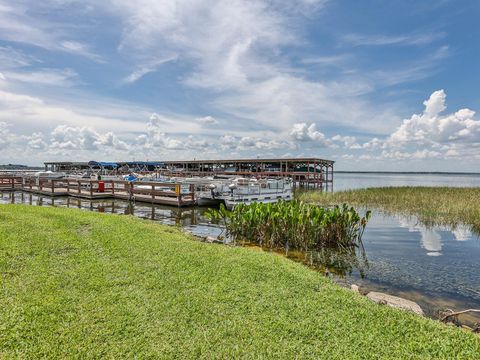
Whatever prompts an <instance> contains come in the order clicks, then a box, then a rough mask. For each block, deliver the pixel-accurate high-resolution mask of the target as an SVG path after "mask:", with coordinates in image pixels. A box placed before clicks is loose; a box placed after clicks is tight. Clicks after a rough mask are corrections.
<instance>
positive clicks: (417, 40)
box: [342, 32, 445, 46]
mask: <svg viewBox="0 0 480 360" xmlns="http://www.w3.org/2000/svg"><path fill="white" fill-rule="evenodd" d="M443 37H445V33H443V32H422V33H415V34H406V35H363V34H347V35H345V36H343V38H342V40H343V42H344V43H346V44H349V45H352V46H383V45H427V44H430V43H432V42H434V41H436V40H439V39H441V38H443Z"/></svg>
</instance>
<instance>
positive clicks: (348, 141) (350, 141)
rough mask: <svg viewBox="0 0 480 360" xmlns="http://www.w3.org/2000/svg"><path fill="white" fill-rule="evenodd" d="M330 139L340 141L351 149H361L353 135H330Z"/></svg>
mask: <svg viewBox="0 0 480 360" xmlns="http://www.w3.org/2000/svg"><path fill="white" fill-rule="evenodd" d="M332 140H333V141H338V142H342V143H343V146H344V147H345V148H347V149H352V150H353V149H361V148H362V146H360V145H359V144H358V143H357V139H356V138H355V136H341V135H335V136H334V137H332Z"/></svg>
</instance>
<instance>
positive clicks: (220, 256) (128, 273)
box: [0, 205, 480, 359]
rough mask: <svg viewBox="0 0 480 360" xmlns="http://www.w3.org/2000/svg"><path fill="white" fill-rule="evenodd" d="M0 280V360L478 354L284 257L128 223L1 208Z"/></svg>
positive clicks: (473, 344)
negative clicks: (17, 359) (26, 359)
mask: <svg viewBox="0 0 480 360" xmlns="http://www.w3.org/2000/svg"><path fill="white" fill-rule="evenodd" d="M0 273H1V277H0V281H1V283H0V301H1V304H2V306H1V307H0V358H1V359H5V358H32V359H34V358H35V359H36V358H42V357H45V358H70V357H74V358H100V357H102V358H103V357H105V358H112V359H118V358H134V357H135V358H142V359H143V358H181V359H184V358H232V357H242V358H273V359H278V358H288V359H291V358H295V357H297V358H326V359H347V358H348V359H355V358H362V359H376V358H385V359H394V358H395V359H398V358H405V359H414V358H419V359H424V358H435V359H439V358H446V359H447V358H448V359H452V358H462V359H478V358H479V356H480V338H479V337H478V336H476V335H474V334H471V333H468V332H466V331H463V330H459V329H457V328H452V327H448V326H444V325H442V324H441V323H439V322H436V321H433V320H429V319H424V318H420V317H417V316H415V315H413V314H409V313H405V312H402V311H400V310H395V309H392V308H389V307H386V306H381V305H376V304H373V303H371V302H369V300H368V299H366V298H364V297H361V296H360V295H357V294H355V293H353V292H351V291H349V290H347V289H342V288H340V287H339V286H338V285H335V284H334V283H332V282H331V281H330V280H328V279H326V278H325V277H323V276H322V275H321V274H319V273H317V272H315V271H313V270H310V269H308V268H307V267H305V266H303V265H301V264H298V263H295V262H293V261H290V260H288V259H285V258H283V257H281V256H278V255H274V254H270V253H266V252H262V251H258V250H254V249H247V248H236V247H228V246H224V245H215V244H205V243H201V242H198V241H194V240H192V239H190V238H189V237H188V236H187V235H185V234H183V233H182V232H180V231H179V230H177V229H175V228H172V227H166V226H161V225H159V224H156V223H153V222H149V221H145V220H140V219H136V218H131V217H125V216H118V215H104V214H97V213H90V212H83V211H79V210H70V209H55V208H43V207H31V206H30V207H29V206H21V205H2V206H0Z"/></svg>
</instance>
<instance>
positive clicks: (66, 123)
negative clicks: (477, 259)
mask: <svg viewBox="0 0 480 360" xmlns="http://www.w3.org/2000/svg"><path fill="white" fill-rule="evenodd" d="M479 16H480V3H479V2H478V1H475V0H460V1H453V0H436V1H433V0H432V1H430V0H424V1H411V0H398V1H396V0H392V1H380V0H370V1H353V0H352V1H348V0H297V1H291V0H277V1H273V0H265V1H259V0H256V1H247V0H243V1H240V0H231V1H215V0H201V1H200V0H198V1H192V0H190V1H182V0H162V1H158V0H139V1H127V0H105V1H101V2H100V1H93V0H83V1H77V0H45V1H42V2H38V1H27V0H17V1H10V0H0V150H1V152H0V163H12V162H20V163H27V164H41V163H42V162H43V161H46V160H91V159H97V160H125V159H127V160H130V159H136V160H140V159H149V160H153V159H157V160H162V159H193V158H195V159H202V158H235V157H245V156H253V157H257V156H258V157H287V156H288V157H295V156H318V157H323V158H328V159H333V160H335V161H337V164H336V168H337V169H342V170H428V171H433V170H441V171H478V167H477V164H478V162H479V160H480V118H479V116H478V115H477V114H475V111H476V110H478V109H480V95H479V94H480V93H479V92H478V84H479V80H480V70H479V66H478V64H479V63H480V43H479V41H478V39H479V38H480V27H478V26H477V25H476V22H477V21H478V18H479Z"/></svg>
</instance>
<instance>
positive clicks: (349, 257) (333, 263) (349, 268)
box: [267, 244, 369, 278]
mask: <svg viewBox="0 0 480 360" xmlns="http://www.w3.org/2000/svg"><path fill="white" fill-rule="evenodd" d="M267 251H268V250H267ZM285 256H286V257H288V258H289V259H292V260H295V261H299V262H302V263H304V264H305V265H308V266H309V267H312V268H314V269H317V270H320V271H322V272H325V273H327V274H328V273H332V274H334V275H335V276H339V277H342V278H344V277H348V276H351V275H352V274H353V273H354V272H358V274H359V275H360V277H361V278H365V276H366V275H367V271H368V268H369V264H368V258H367V254H366V252H365V249H364V247H363V245H362V244H360V246H359V247H357V246H348V247H340V248H337V247H336V248H329V247H326V248H323V249H321V250H315V251H307V252H302V251H292V250H289V251H286V252H285Z"/></svg>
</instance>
